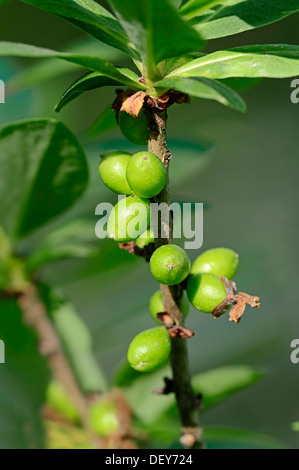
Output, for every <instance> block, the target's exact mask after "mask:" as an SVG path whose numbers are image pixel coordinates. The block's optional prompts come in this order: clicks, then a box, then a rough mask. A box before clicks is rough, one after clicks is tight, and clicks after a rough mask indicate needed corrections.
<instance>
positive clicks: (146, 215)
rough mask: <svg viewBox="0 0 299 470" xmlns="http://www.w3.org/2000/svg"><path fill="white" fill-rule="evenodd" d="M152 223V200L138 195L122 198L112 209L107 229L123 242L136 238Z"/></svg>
mask: <svg viewBox="0 0 299 470" xmlns="http://www.w3.org/2000/svg"><path fill="white" fill-rule="evenodd" d="M149 224H150V202H149V200H148V199H141V198H140V197H138V196H130V197H127V198H124V199H121V200H120V201H119V202H118V203H117V204H116V205H115V206H114V207H113V209H112V211H111V213H110V216H109V219H108V224H107V231H108V234H109V236H110V237H111V238H114V240H115V241H117V242H121V243H127V242H129V241H132V240H136V238H138V237H139V236H140V235H141V234H142V233H143V232H145V230H146V229H147V227H148V226H149Z"/></svg>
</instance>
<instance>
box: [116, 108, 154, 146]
mask: <svg viewBox="0 0 299 470" xmlns="http://www.w3.org/2000/svg"><path fill="white" fill-rule="evenodd" d="M118 124H119V127H120V130H121V132H122V133H123V135H124V136H125V137H126V138H127V139H128V140H129V141H130V142H133V144H135V145H141V146H146V145H147V141H148V127H147V120H146V116H145V113H144V110H141V113H140V115H139V117H138V118H133V117H132V116H130V114H128V113H126V112H125V111H120V113H119V115H118Z"/></svg>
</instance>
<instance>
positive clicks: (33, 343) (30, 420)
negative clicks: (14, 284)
mask: <svg viewBox="0 0 299 470" xmlns="http://www.w3.org/2000/svg"><path fill="white" fill-rule="evenodd" d="M0 338H1V340H2V341H4V344H5V360H6V362H5V364H0V383H1V387H0V408H1V420H0V449H39V448H43V447H44V429H43V423H42V414H41V409H42V406H43V404H44V402H45V394H46V388H47V384H48V380H49V375H50V374H49V370H48V367H47V364H46V361H45V359H44V358H42V356H41V355H40V353H39V351H38V344H37V340H36V336H35V334H34V333H33V332H32V331H31V330H30V329H29V328H28V327H27V326H25V325H24V323H23V320H22V313H21V311H20V309H19V307H18V305H17V302H16V301H15V300H7V301H3V300H2V301H1V302H0Z"/></svg>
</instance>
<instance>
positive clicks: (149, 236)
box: [135, 228, 155, 249]
mask: <svg viewBox="0 0 299 470" xmlns="http://www.w3.org/2000/svg"><path fill="white" fill-rule="evenodd" d="M150 243H155V234H154V231H153V229H151V228H148V229H147V230H146V231H145V232H144V233H143V234H142V235H140V237H138V238H137V240H135V245H136V246H138V248H141V249H142V248H144V247H145V246H147V245H149V244H150Z"/></svg>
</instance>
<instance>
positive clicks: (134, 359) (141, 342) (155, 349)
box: [128, 326, 171, 372]
mask: <svg viewBox="0 0 299 470" xmlns="http://www.w3.org/2000/svg"><path fill="white" fill-rule="evenodd" d="M170 351H171V340H170V336H169V333H168V331H167V329H166V328H165V327H164V326H157V327H155V328H151V329H149V330H145V331H142V332H141V333H139V334H138V335H137V336H135V338H134V339H133V341H132V342H131V344H130V346H129V349H128V362H129V364H130V366H131V367H132V368H133V369H135V370H137V371H139V372H150V371H152V370H155V369H158V368H159V367H161V366H163V365H164V364H165V362H166V361H167V360H168V358H169V355H170Z"/></svg>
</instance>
